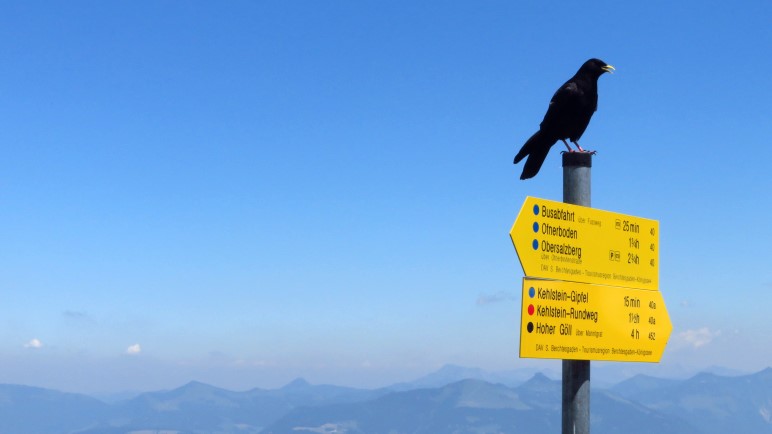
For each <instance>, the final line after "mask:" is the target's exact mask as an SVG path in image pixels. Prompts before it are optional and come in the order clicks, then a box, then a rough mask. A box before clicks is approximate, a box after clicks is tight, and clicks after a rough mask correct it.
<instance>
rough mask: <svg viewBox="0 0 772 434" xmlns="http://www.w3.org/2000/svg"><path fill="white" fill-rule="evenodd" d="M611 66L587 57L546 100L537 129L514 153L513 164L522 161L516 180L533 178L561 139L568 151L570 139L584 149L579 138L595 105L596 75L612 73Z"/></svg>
mask: <svg viewBox="0 0 772 434" xmlns="http://www.w3.org/2000/svg"><path fill="white" fill-rule="evenodd" d="M613 71H614V67H613V66H611V65H609V64H607V63H606V62H604V61H602V60H599V59H590V60H588V61H586V62H584V64H583V65H582V66H581V68H579V70H578V71H576V74H574V76H573V77H571V78H570V79H569V80H568V81H567V82H565V84H563V86H560V89H558V90H557V92H555V95H553V96H552V99H551V100H550V105H549V108H548V109H547V114H545V115H544V120H542V121H541V124H539V131H537V132H536V133H535V134H534V135H532V136H531V138H530V139H528V141H527V142H525V145H523V147H522V148H520V152H518V153H517V155H516V156H515V164H517V163H518V162H520V160H522V159H523V158H525V157H526V156H528V158H527V159H526V160H525V166H524V167H523V173H522V174H521V175H520V179H528V178H533V177H534V176H535V175H536V174H537V173H539V169H541V165H542V163H544V159H545V158H547V153H548V152H549V150H550V148H551V147H552V145H554V144H555V143H557V141H558V140H562V141H563V144H565V145H566V147H567V148H568V152H575V151H574V150H573V149H572V148H571V146H569V145H568V143H566V139H568V140H570V141H571V142H572V143H573V144H575V145H576V147H577V148H578V149H579V151H580V152H588V151H585V150H584V149H582V147H581V146H579V142H578V140H579V138H580V137H582V133H584V130H585V129H587V125H588V124H589V123H590V118H591V117H592V114H593V113H595V110H596V109H597V108H598V78H599V77H600V76H601V75H602V74H603V73H604V72H613Z"/></svg>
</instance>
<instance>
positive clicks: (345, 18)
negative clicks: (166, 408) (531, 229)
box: [0, 0, 772, 392]
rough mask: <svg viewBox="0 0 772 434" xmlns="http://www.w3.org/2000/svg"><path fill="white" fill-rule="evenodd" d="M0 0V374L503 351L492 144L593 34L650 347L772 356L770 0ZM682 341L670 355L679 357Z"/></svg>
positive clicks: (86, 376) (476, 360)
mask: <svg viewBox="0 0 772 434" xmlns="http://www.w3.org/2000/svg"><path fill="white" fill-rule="evenodd" d="M416 3H417V2H371V1H360V2H311V1H307V2H256V1H231V2H225V3H222V2H219V3H217V2H198V1H196V2H171V1H157V2H142V1H140V2H136V1H133V2H97V1H91V2H86V1H75V2H66V3H63V2H44V1H33V2H5V3H4V7H3V13H2V14H0V52H2V59H3V61H2V66H1V67H0V74H2V76H1V77H0V101H1V102H0V111H1V113H0V118H1V119H2V128H0V143H2V147H1V148H0V149H2V150H3V152H2V158H0V209H2V211H0V240H2V248H0V263H2V266H0V294H1V296H2V303H0V382H5V383H21V384H30V385H37V386H44V387H54V388H59V389H64V390H71V391H87V392H104V391H116V390H126V389H135V390H137V389H139V390H146V389H156V388H163V387H174V386H177V385H180V384H182V383H184V382H186V381H189V380H193V379H195V380H200V381H206V382H209V383H212V384H215V385H219V386H223V387H230V388H235V389H248V388H251V387H256V386H259V387H275V386H279V385H281V384H284V383H286V382H288V381H290V380H291V379H292V378H294V377H298V376H303V377H306V378H307V379H308V380H309V381H311V382H316V383H322V382H323V383H335V384H341V385H352V386H364V387H371V386H381V385H386V384H389V383H392V382H396V381H404V380H408V379H411V378H414V377H416V376H419V375H423V374H425V373H427V372H430V371H432V370H435V369H437V368H438V367H440V366H441V365H443V364H445V363H455V364H461V365H467V366H477V367H482V368H485V369H490V370H509V369H518V368H520V367H526V366H527V367H530V366H537V367H541V366H543V367H547V368H553V369H554V368H555V367H556V366H558V365H556V363H557V362H554V361H542V360H531V359H519V358H518V357H517V351H518V339H519V338H518V334H519V313H518V312H519V304H520V300H519V292H520V279H521V278H522V269H521V268H520V265H519V263H518V261H517V256H516V254H515V251H514V249H513V247H512V244H511V242H510V240H509V235H508V231H509V229H510V227H511V225H512V222H513V221H514V219H515V217H516V214H517V212H518V210H519V209H520V206H521V204H522V201H523V199H524V198H525V196H528V195H530V196H536V197H543V198H547V199H552V200H560V199H561V197H562V193H561V189H562V184H561V183H562V169H561V168H560V156H559V148H557V147H556V148H555V149H553V151H552V153H551V154H550V155H549V157H548V158H547V161H546V163H545V166H544V167H543V169H542V170H541V172H540V173H539V175H538V176H537V177H536V178H534V179H532V180H529V181H520V180H519V179H518V176H519V174H520V171H521V170H522V167H521V166H513V165H512V163H511V162H512V158H513V156H514V154H515V153H516V152H517V150H518V149H519V147H520V146H521V145H522V143H523V142H524V141H525V140H526V139H527V138H528V137H529V136H530V135H531V134H532V133H533V132H534V131H535V130H536V129H537V128H538V124H539V122H540V121H541V119H542V116H543V115H544V112H545V110H546V107H547V103H548V101H549V98H550V97H551V96H552V94H553V92H554V91H555V89H557V87H558V86H559V85H560V84H562V83H563V82H564V81H565V80H566V79H567V78H569V77H570V76H571V75H572V74H573V73H574V72H575V71H576V69H578V67H579V65H581V63H582V62H583V61H585V60H586V59H588V58H590V57H599V58H601V59H603V60H605V61H606V62H608V63H610V64H613V65H614V66H615V67H616V68H617V73H615V74H613V75H604V76H603V77H602V78H601V79H600V83H599V88H600V101H599V109H598V112H597V113H596V114H595V116H594V118H593V121H592V122H591V124H590V126H589V128H588V129H587V131H586V132H585V135H584V137H583V139H582V140H581V141H580V142H581V143H582V145H583V146H584V147H585V148H589V149H595V150H597V151H598V155H597V156H596V157H595V159H594V167H593V180H592V181H593V191H592V193H593V199H592V200H593V206H595V207H597V208H602V209H607V210H611V211H616V212H620V213H625V214H632V215H638V216H641V217H646V218H652V219H657V220H659V221H660V229H661V239H660V242H661V257H660V260H661V268H660V284H661V290H662V292H663V294H664V298H665V300H666V303H667V306H668V310H669V312H670V316H671V320H672V322H673V324H674V329H673V334H672V336H671V341H670V343H669V346H668V348H667V350H666V352H665V356H664V358H663V361H662V363H660V364H657V365H638V364H633V365H628V366H625V369H628V370H636V369H645V370H647V372H650V373H653V374H655V375H656V374H661V375H666V374H668V373H672V372H675V371H677V370H679V369H680V370H681V371H683V370H684V369H686V370H689V369H694V370H696V369H702V368H705V367H708V366H712V365H719V366H725V367H728V368H731V369H737V370H744V371H753V370H758V369H762V368H763V367H766V366H769V365H772V345H769V343H770V337H769V336H772V321H771V320H769V315H768V308H767V306H769V305H770V303H771V302H772V296H771V295H770V293H771V292H772V266H770V264H771V263H772V253H770V252H772V250H770V246H772V230H770V226H769V223H768V221H769V215H770V213H772V205H770V193H769V191H770V188H771V187H772V181H770V180H769V177H768V173H769V162H770V161H772V148H771V147H770V144H769V143H768V142H769V140H770V137H772V122H770V119H772V116H770V115H771V114H772V110H771V107H770V101H771V100H772V90H771V88H770V84H769V71H770V70H772V58H770V56H769V52H770V50H771V49H772V30H770V26H769V22H770V18H772V4H770V3H769V2H768V1H763V0H760V1H747V2H742V3H737V2H735V3H732V2H714V1H708V2H704V1H700V2H696V1H688V2H679V3H678V4H673V3H672V2H664V1H654V2H646V3H639V4H625V3H624V2H622V3H620V2H598V3H595V4H593V5H581V6H579V5H578V4H576V3H575V2H517V3H516V2H503V1H487V2H454V3H449V2H422V3H421V4H416ZM681 371H679V372H681Z"/></svg>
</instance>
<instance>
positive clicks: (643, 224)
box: [509, 196, 659, 291]
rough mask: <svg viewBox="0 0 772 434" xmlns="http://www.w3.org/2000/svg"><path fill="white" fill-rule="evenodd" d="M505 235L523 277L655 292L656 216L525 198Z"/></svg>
mask: <svg viewBox="0 0 772 434" xmlns="http://www.w3.org/2000/svg"><path fill="white" fill-rule="evenodd" d="M509 235H510V237H511V238H512V242H513V243H514V245H515V250H516V251H517V256H518V257H519V258H520V263H521V264H522V266H523V271H524V272H525V275H526V276H529V277H540V278H546V279H557V280H567V281H572V282H583V283H597V284H602V285H613V286H620V287H626V288H639V289H650V290H654V291H656V290H658V287H659V222H658V221H656V220H649V219H644V218H641V217H634V216H629V215H625V214H618V213H614V212H610V211H603V210H599V209H595V208H588V207H584V206H579V205H571V204H567V203H563V202H554V201H551V200H546V199H539V198H535V197H530V196H529V197H526V199H525V203H524V204H523V207H522V208H521V209H520V213H519V214H518V215H517V219H516V220H515V224H514V225H513V226H512V230H511V231H510V232H509Z"/></svg>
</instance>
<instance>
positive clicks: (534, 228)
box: [533, 222, 539, 234]
mask: <svg viewBox="0 0 772 434" xmlns="http://www.w3.org/2000/svg"><path fill="white" fill-rule="evenodd" d="M533 231H534V232H536V233H537V234H538V233H539V222H533Z"/></svg>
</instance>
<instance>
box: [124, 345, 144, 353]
mask: <svg viewBox="0 0 772 434" xmlns="http://www.w3.org/2000/svg"><path fill="white" fill-rule="evenodd" d="M141 352H142V347H140V346H139V344H134V345H130V346H129V348H126V354H129V355H134V354H139V353H141Z"/></svg>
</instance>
